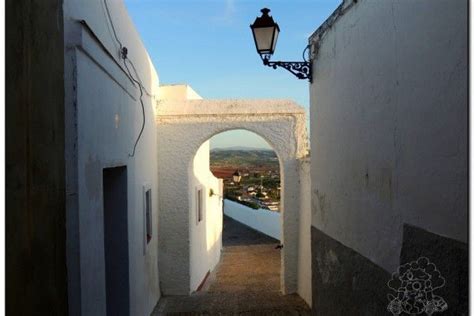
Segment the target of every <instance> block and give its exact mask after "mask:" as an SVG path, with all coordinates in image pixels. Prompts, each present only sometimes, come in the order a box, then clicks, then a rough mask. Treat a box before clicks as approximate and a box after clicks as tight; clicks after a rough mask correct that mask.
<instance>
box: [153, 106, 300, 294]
mask: <svg viewBox="0 0 474 316" xmlns="http://www.w3.org/2000/svg"><path fill="white" fill-rule="evenodd" d="M304 117H305V114H304V110H303V109H302V108H301V107H299V106H297V105H296V104H294V103H292V102H291V101H286V100H195V101H168V102H167V101H160V102H159V103H158V107H157V116H156V122H157V133H158V135H159V136H158V148H159V156H158V157H159V158H158V161H159V162H158V166H159V174H160V203H161V204H160V229H159V230H160V256H159V266H160V273H161V276H162V278H161V282H162V283H161V284H162V289H163V293H164V294H188V293H189V292H191V291H192V290H191V288H190V273H189V271H190V269H191V268H190V267H189V262H190V259H189V249H190V235H189V234H188V235H187V236H186V235H185V234H186V232H188V231H189V212H190V211H191V205H190V202H189V201H190V199H189V196H187V195H185V194H182V188H187V187H189V185H190V179H189V175H188V170H189V169H190V166H191V165H192V163H193V159H194V156H195V153H196V152H197V150H198V149H199V147H200V146H201V145H202V144H203V143H204V142H206V141H207V140H209V139H210V138H211V137H212V136H214V135H216V134H218V133H220V132H224V131H227V130H232V129H247V130H249V131H252V132H254V133H256V134H258V135H260V136H262V137H263V138H264V139H265V140H266V141H268V143H269V144H271V145H272V146H273V148H274V149H275V152H276V153H277V155H278V157H279V159H280V163H281V169H282V170H281V174H282V175H283V176H282V183H283V185H282V188H283V189H282V190H283V191H284V194H283V199H282V205H283V206H284V208H283V212H282V216H283V226H282V241H283V242H284V243H285V248H284V251H283V255H282V267H283V270H282V271H283V278H282V289H283V291H284V292H289V293H292V292H296V290H297V260H298V255H297V252H298V234H297V233H296V232H297V229H298V217H299V211H298V210H299V188H298V184H297V183H298V178H299V173H298V162H297V161H298V159H299V158H300V157H304V156H305V155H306V154H307V147H306V146H307V139H306V129H305V123H304V122H305V119H304ZM168 144H173V145H174V146H167V145H168ZM161 183H166V186H165V185H162V184H161ZM286 209H288V212H285V211H284V210H286ZM165 236H166V238H165ZM161 237H163V238H161Z"/></svg>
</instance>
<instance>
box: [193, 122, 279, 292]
mask: <svg viewBox="0 0 474 316" xmlns="http://www.w3.org/2000/svg"><path fill="white" fill-rule="evenodd" d="M282 171H283V169H282V164H281V160H280V158H279V155H278V152H277V151H276V150H274V147H273V146H272V145H271V144H270V143H269V142H268V141H267V140H266V139H264V138H263V137H262V136H260V135H259V134H257V133H255V132H253V131H249V130H247V129H235V128H233V129H226V130H224V131H218V132H215V133H212V135H211V137H210V138H207V139H206V140H205V141H204V142H203V143H201V145H200V146H199V148H198V149H197V150H196V152H195V154H194V156H193V158H192V163H191V164H190V168H189V186H190V187H189V192H190V197H189V200H190V206H191V207H190V214H189V215H190V218H189V220H190V221H189V234H190V235H189V236H190V239H189V240H190V283H191V284H190V286H191V292H193V291H202V290H210V291H212V290H213V289H214V288H220V289H221V290H222V288H225V289H227V290H228V291H230V292H232V291H233V290H236V289H237V288H239V286H240V287H242V286H244V287H245V286H246V284H247V285H249V286H250V283H252V287H253V288H254V289H255V287H257V288H258V287H260V288H261V289H262V290H269V289H271V290H272V291H280V290H282V289H281V286H282V284H283V282H282V280H281V277H282V275H283V264H282V255H281V252H282V251H283V250H281V248H280V247H278V246H279V244H280V240H281V239H282V228H283V216H282V213H283V203H281V201H280V200H281V199H282V196H283V194H282V192H283V186H282V184H283V183H282V176H283V174H282ZM221 252H222V254H223V255H222V256H221ZM248 252H251V253H253V255H252V256H251V258H252V260H248V258H249V257H248ZM228 253H232V254H233V255H236V254H239V255H237V256H236V257H235V258H233V259H232V258H231V257H229V256H228ZM246 260H248V262H244V261H246ZM219 262H221V264H219V266H217V264H218V263H219ZM236 264H239V265H240V267H241V269H234V270H233V271H232V273H231V275H232V276H231V278H225V280H224V279H219V277H215V275H216V274H218V273H217V272H218V271H216V270H227V269H228V267H230V266H232V265H236ZM216 267H217V269H216ZM245 267H247V268H248V267H253V269H250V270H246V268H245ZM209 275H211V277H210V278H209ZM257 281H258V282H257ZM249 282H250V283H249Z"/></svg>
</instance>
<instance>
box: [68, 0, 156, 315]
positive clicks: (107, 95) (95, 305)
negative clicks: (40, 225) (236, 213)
mask: <svg viewBox="0 0 474 316" xmlns="http://www.w3.org/2000/svg"><path fill="white" fill-rule="evenodd" d="M63 9H64V25H65V27H64V28H65V80H64V85H65V91H66V95H65V98H66V126H67V128H66V161H67V166H66V172H67V178H66V179H67V180H66V186H67V234H68V235H67V236H68V238H67V257H68V258H67V260H68V296H69V299H68V305H69V312H70V315H105V314H106V309H107V304H106V296H107V293H106V287H107V286H106V263H105V260H106V259H105V252H106V249H105V245H104V243H105V241H104V234H105V231H104V225H105V223H104V195H103V192H104V187H103V177H104V175H103V172H104V169H105V168H111V167H126V192H127V196H126V197H125V198H126V201H127V206H126V210H127V213H128V214H127V217H128V225H127V226H128V227H126V234H127V237H126V239H127V240H128V246H127V245H125V244H124V247H128V283H129V291H128V292H129V297H128V298H127V297H124V300H128V301H129V303H127V304H128V306H129V307H128V308H129V313H130V315H149V314H150V313H151V312H152V310H153V308H154V306H155V305H156V303H157V301H158V299H159V298H160V288H159V278H158V266H157V260H158V258H157V256H158V239H157V237H158V234H157V230H156V228H157V227H158V204H159V200H158V195H157V192H158V186H157V185H158V173H157V159H156V157H157V147H156V128H155V124H154V119H153V117H154V106H153V104H154V100H155V96H156V94H157V91H158V82H159V81H158V76H157V73H156V71H155V68H154V67H153V65H152V63H151V61H150V58H149V56H148V54H147V51H146V49H145V48H144V46H143V44H142V43H141V41H140V37H139V35H138V33H137V32H136V30H135V28H134V26H133V24H132V22H131V20H130V18H129V17H128V14H127V11H126V9H125V6H124V5H123V3H122V2H119V1H109V9H110V14H111V18H112V20H113V23H114V26H115V28H116V32H117V35H118V37H119V38H120V40H121V41H122V43H123V45H124V46H127V47H128V48H129V53H128V58H129V59H130V60H131V61H132V62H133V64H134V66H135V68H136V70H137V74H134V75H137V76H139V80H140V81H141V82H142V84H143V86H144V88H145V90H146V92H145V93H144V96H143V103H144V111H145V118H146V124H145V127H144V130H143V134H142V136H141V138H140V140H139V142H138V145H137V148H136V152H135V155H134V156H133V157H132V156H131V153H132V151H133V147H134V143H135V141H136V139H137V137H138V134H139V132H140V129H141V125H142V121H143V120H142V110H141V105H140V102H139V95H140V91H139V89H138V86H137V85H136V84H134V83H133V81H132V80H131V79H130V78H129V75H128V74H127V70H126V68H125V67H124V63H123V59H120V57H119V49H118V46H119V44H118V43H117V42H116V40H115V39H114V37H113V35H112V32H111V25H110V23H109V20H108V19H107V15H106V11H105V7H104V3H103V1H87V5H86V3H85V2H84V1H64V8H63ZM129 67H130V65H129ZM144 188H150V189H151V192H152V194H151V206H152V208H151V211H152V215H151V218H152V227H155V229H154V231H153V234H152V236H151V240H150V242H149V243H147V241H146V238H147V237H146V232H145V212H144V200H145V199H144Z"/></svg>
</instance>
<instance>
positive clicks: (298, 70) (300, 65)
mask: <svg viewBox="0 0 474 316" xmlns="http://www.w3.org/2000/svg"><path fill="white" fill-rule="evenodd" d="M262 61H263V64H264V65H265V66H268V67H272V68H273V69H277V67H282V68H284V69H286V70H288V71H289V72H291V73H292V74H293V75H295V76H296V77H297V78H298V79H308V80H309V82H310V83H312V82H313V78H312V75H311V68H312V64H311V61H270V56H269V55H264V56H262Z"/></svg>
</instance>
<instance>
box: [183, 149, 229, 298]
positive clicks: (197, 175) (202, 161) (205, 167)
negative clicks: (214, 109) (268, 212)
mask: <svg viewBox="0 0 474 316" xmlns="http://www.w3.org/2000/svg"><path fill="white" fill-rule="evenodd" d="M209 145H210V142H209V141H206V142H205V143H204V144H202V146H201V147H200V148H199V149H198V151H197V153H196V155H195V156H194V160H193V168H192V170H189V177H190V179H191V181H190V187H189V192H190V193H191V194H190V195H189V197H190V206H191V208H190V212H189V236H190V262H191V264H190V279H191V280H190V283H191V285H190V287H191V291H196V290H197V288H198V287H199V285H200V284H201V283H202V281H203V280H204V278H205V277H206V274H207V273H208V272H210V271H212V270H213V269H214V268H215V266H216V265H217V263H219V260H220V257H221V249H222V220H223V219H222V194H223V192H222V189H223V186H222V180H221V179H218V178H216V177H214V175H213V174H212V172H211V171H210V170H209V155H210V152H209V149H210V146H209ZM211 189H212V191H213V193H214V194H213V195H212V196H211V195H210V192H211ZM198 190H202V195H201V196H202V216H203V219H202V221H200V222H198V218H197V213H198V212H197V209H198V205H197V192H198Z"/></svg>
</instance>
